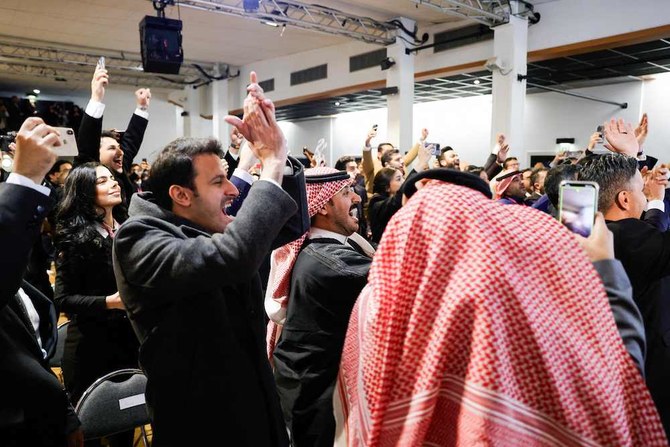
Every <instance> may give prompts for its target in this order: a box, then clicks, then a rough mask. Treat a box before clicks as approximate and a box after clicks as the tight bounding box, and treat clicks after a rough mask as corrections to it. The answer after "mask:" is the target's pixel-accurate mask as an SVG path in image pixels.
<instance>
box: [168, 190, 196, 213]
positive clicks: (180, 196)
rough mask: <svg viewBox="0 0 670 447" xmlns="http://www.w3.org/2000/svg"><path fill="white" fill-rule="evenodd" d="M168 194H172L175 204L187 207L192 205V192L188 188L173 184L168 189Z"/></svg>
mask: <svg viewBox="0 0 670 447" xmlns="http://www.w3.org/2000/svg"><path fill="white" fill-rule="evenodd" d="M168 194H169V195H170V198H171V199H172V202H174V204H175V205H179V206H181V207H185V208H186V207H189V206H191V195H192V192H191V190H189V189H188V188H185V187H183V186H179V185H172V186H170V189H169V190H168Z"/></svg>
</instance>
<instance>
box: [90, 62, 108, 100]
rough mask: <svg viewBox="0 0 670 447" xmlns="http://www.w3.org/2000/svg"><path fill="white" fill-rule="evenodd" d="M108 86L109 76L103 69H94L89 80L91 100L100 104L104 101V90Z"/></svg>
mask: <svg viewBox="0 0 670 447" xmlns="http://www.w3.org/2000/svg"><path fill="white" fill-rule="evenodd" d="M108 84H109V75H108V74H107V70H105V69H104V68H100V67H96V68H95V73H93V79H92V80H91V100H93V101H97V102H102V101H103V99H105V88H106V87H107V85H108Z"/></svg>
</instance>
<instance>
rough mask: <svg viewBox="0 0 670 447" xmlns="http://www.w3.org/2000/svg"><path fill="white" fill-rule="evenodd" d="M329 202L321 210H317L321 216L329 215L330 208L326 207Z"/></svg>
mask: <svg viewBox="0 0 670 447" xmlns="http://www.w3.org/2000/svg"><path fill="white" fill-rule="evenodd" d="M327 206H328V204H327V203H326V204H325V205H323V206H322V207H321V209H320V210H319V211H317V212H316V214H320V215H321V216H327V215H328V208H326V207H327Z"/></svg>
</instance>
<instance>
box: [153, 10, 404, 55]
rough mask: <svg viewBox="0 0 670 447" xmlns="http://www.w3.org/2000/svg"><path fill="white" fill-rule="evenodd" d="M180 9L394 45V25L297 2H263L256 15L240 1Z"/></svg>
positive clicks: (255, 12)
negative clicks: (246, 9) (196, 10)
mask: <svg viewBox="0 0 670 447" xmlns="http://www.w3.org/2000/svg"><path fill="white" fill-rule="evenodd" d="M150 1H151V0H150ZM179 6H180V7H182V6H183V7H187V8H193V9H199V10H202V11H209V12H214V13H218V14H226V15H231V16H237V17H243V18H246V19H253V20H257V21H260V22H269V23H273V24H275V25H277V26H284V25H292V26H296V27H298V28H304V29H307V30H311V31H319V32H322V33H327V34H335V35H338V36H344V37H349V38H351V39H356V40H361V41H363V42H367V43H374V44H379V45H390V44H392V43H394V42H395V30H396V26H395V25H392V24H389V23H385V22H379V21H377V20H374V19H371V18H369V17H359V16H355V15H352V14H347V13H344V12H342V11H338V10H336V9H332V8H327V7H325V6H319V5H311V4H307V3H301V2H298V1H295V0H281V1H280V0H263V1H261V2H260V4H259V6H258V10H256V11H253V12H251V11H245V9H244V5H243V2H242V1H240V0H180V1H179Z"/></svg>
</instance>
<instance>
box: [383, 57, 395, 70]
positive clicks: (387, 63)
mask: <svg viewBox="0 0 670 447" xmlns="http://www.w3.org/2000/svg"><path fill="white" fill-rule="evenodd" d="M379 65H380V66H381V68H382V70H388V69H389V68H391V67H393V66H394V65H395V60H393V58H392V57H387V58H386V59H382V61H381V62H380V63H379Z"/></svg>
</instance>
